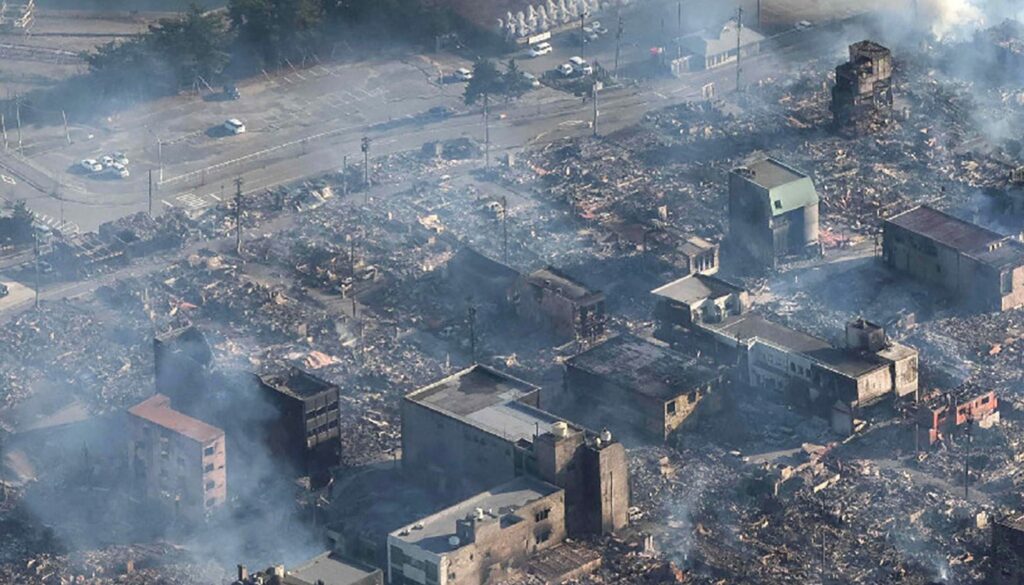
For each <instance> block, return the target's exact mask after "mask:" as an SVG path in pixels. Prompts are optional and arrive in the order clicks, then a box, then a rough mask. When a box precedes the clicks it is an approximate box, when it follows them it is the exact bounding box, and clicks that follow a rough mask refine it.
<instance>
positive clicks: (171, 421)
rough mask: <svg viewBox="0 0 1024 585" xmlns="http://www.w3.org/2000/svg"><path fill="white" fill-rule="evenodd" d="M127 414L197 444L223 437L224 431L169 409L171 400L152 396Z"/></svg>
mask: <svg viewBox="0 0 1024 585" xmlns="http://www.w3.org/2000/svg"><path fill="white" fill-rule="evenodd" d="M128 412H129V413H131V414H132V415H134V416H137V417H139V418H141V419H143V420H146V421H149V422H151V423H153V424H155V425H157V426H160V427H163V428H165V429H167V430H169V431H173V432H175V433H177V434H179V435H181V436H183V437H188V438H189V439H192V440H193V441H196V442H198V443H203V444H206V443H209V442H210V441H213V440H215V439H217V438H218V437H222V436H224V431H222V430H220V429H218V428H217V427H215V426H212V425H208V424H206V423H204V422H203V421H201V420H197V419H194V418H192V417H190V416H188V415H186V414H182V413H180V412H178V411H177V410H174V409H173V408H171V400H170V398H167V397H166V396H164V395H163V394H154V395H152V396H150V397H149V398H147V399H146V400H144V401H142V402H140V403H139V404H136V405H135V406H133V407H131V408H130V409H128Z"/></svg>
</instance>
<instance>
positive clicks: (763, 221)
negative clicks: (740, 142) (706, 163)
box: [729, 158, 821, 267]
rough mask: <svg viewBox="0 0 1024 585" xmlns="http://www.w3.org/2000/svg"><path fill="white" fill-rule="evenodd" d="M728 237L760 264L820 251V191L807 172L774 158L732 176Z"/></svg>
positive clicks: (759, 160) (753, 164) (743, 168)
mask: <svg viewBox="0 0 1024 585" xmlns="http://www.w3.org/2000/svg"><path fill="white" fill-rule="evenodd" d="M729 238H730V239H731V240H732V244H733V246H734V247H735V248H736V249H738V250H739V251H741V252H742V253H744V255H746V256H747V257H748V258H750V259H752V260H754V261H755V262H757V263H758V264H762V265H767V266H772V267H774V266H776V265H777V263H778V261H779V260H780V259H782V258H786V257H793V256H807V255H812V254H816V253H819V252H820V249H821V248H820V246H819V244H818V192H817V191H816V190H815V188H814V182H813V181H811V178H810V177H808V176H807V175H806V174H804V173H802V172H800V171H798V170H796V169H794V168H793V167H791V166H789V165H787V164H785V163H782V162H780V161H778V160H775V159H773V158H758V159H755V160H753V161H751V162H749V163H748V164H747V165H746V166H742V167H739V168H736V169H733V171H732V172H731V173H729Z"/></svg>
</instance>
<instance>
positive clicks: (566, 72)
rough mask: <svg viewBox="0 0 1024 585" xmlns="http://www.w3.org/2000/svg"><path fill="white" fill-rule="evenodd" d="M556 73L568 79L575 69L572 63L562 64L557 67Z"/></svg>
mask: <svg viewBox="0 0 1024 585" xmlns="http://www.w3.org/2000/svg"><path fill="white" fill-rule="evenodd" d="M558 72H559V73H561V74H562V76H563V77H569V76H570V75H572V74H573V73H575V72H576V69H574V68H573V66H572V63H562V64H561V65H559V66H558Z"/></svg>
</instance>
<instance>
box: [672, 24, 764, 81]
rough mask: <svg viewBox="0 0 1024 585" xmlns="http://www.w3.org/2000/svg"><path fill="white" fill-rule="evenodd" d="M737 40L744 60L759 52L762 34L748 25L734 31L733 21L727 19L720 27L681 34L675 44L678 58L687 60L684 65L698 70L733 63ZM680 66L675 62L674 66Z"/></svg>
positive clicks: (735, 28)
mask: <svg viewBox="0 0 1024 585" xmlns="http://www.w3.org/2000/svg"><path fill="white" fill-rule="evenodd" d="M737 32H738V39H737ZM737 40H738V41H739V42H738V48H739V54H740V55H742V57H743V58H744V59H746V58H747V57H753V56H754V55H757V54H758V53H760V52H761V43H763V42H764V35H762V34H760V33H758V32H757V31H755V30H753V29H751V28H750V27H748V26H743V27H741V28H740V30H739V31H737V22H736V20H730V21H728V22H726V23H725V24H723V25H722V26H721V27H718V28H709V29H706V30H703V31H701V32H699V33H696V34H692V35H688V36H685V37H680V38H678V39H676V41H675V44H676V45H677V47H678V50H679V53H680V55H679V57H682V58H684V59H686V61H685V66H684V67H683V68H684V69H686V70H689V71H697V70H701V69H714V68H716V67H722V66H724V65H729V64H730V63H735V62H736V55H737ZM684 54H685V55H684ZM679 67H680V66H679V65H676V66H674V67H673V69H677V68H679Z"/></svg>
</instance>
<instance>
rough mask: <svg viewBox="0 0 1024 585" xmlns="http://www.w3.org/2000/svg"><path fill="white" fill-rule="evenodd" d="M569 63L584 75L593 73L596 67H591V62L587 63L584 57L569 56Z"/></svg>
mask: <svg viewBox="0 0 1024 585" xmlns="http://www.w3.org/2000/svg"><path fill="white" fill-rule="evenodd" d="M569 64H570V65H571V66H572V68H573V69H575V70H576V71H579V72H580V73H581V74H582V75H591V74H592V73H594V68H593V67H591V66H590V63H587V62H586V61H585V60H584V59H583V57H569Z"/></svg>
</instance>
